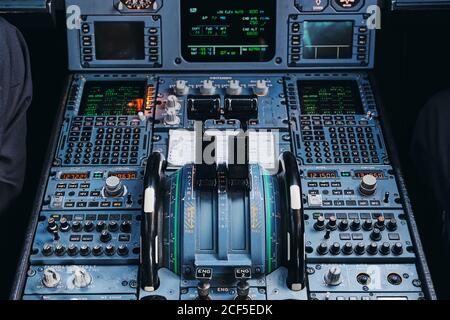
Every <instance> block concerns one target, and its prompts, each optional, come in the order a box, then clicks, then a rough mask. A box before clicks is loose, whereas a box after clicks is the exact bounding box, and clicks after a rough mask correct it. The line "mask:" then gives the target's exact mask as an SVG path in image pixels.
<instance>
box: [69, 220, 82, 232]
mask: <svg viewBox="0 0 450 320" xmlns="http://www.w3.org/2000/svg"><path fill="white" fill-rule="evenodd" d="M82 229H83V224H82V223H81V222H80V221H74V223H72V231H74V232H80V231H81V230H82Z"/></svg>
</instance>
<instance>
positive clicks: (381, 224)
mask: <svg viewBox="0 0 450 320" xmlns="http://www.w3.org/2000/svg"><path fill="white" fill-rule="evenodd" d="M384 222H385V221H384V217H383V216H379V217H378V218H377V221H375V227H376V228H378V229H380V230H384V227H385V225H384Z"/></svg>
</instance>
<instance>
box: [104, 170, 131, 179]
mask: <svg viewBox="0 0 450 320" xmlns="http://www.w3.org/2000/svg"><path fill="white" fill-rule="evenodd" d="M108 176H109V177H117V178H119V179H122V180H132V179H137V172H136V171H120V172H110V173H109V175H108Z"/></svg>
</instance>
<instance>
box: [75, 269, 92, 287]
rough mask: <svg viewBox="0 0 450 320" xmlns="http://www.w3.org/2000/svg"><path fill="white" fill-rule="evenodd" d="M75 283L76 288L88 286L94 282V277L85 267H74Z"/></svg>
mask: <svg viewBox="0 0 450 320" xmlns="http://www.w3.org/2000/svg"><path fill="white" fill-rule="evenodd" d="M74 269H75V270H74V272H73V281H72V283H73V285H74V286H75V288H86V287H87V286H88V285H90V284H91V282H92V277H91V275H90V274H89V272H87V271H86V270H85V269H84V268H81V267H74Z"/></svg>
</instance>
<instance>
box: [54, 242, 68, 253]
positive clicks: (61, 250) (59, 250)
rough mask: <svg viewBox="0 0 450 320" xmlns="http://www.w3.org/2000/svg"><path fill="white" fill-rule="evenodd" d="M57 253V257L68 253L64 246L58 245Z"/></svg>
mask: <svg viewBox="0 0 450 320" xmlns="http://www.w3.org/2000/svg"><path fill="white" fill-rule="evenodd" d="M55 253H56V255H57V256H63V255H64V254H65V253H66V247H64V246H63V245H62V244H57V245H56V247H55Z"/></svg>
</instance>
